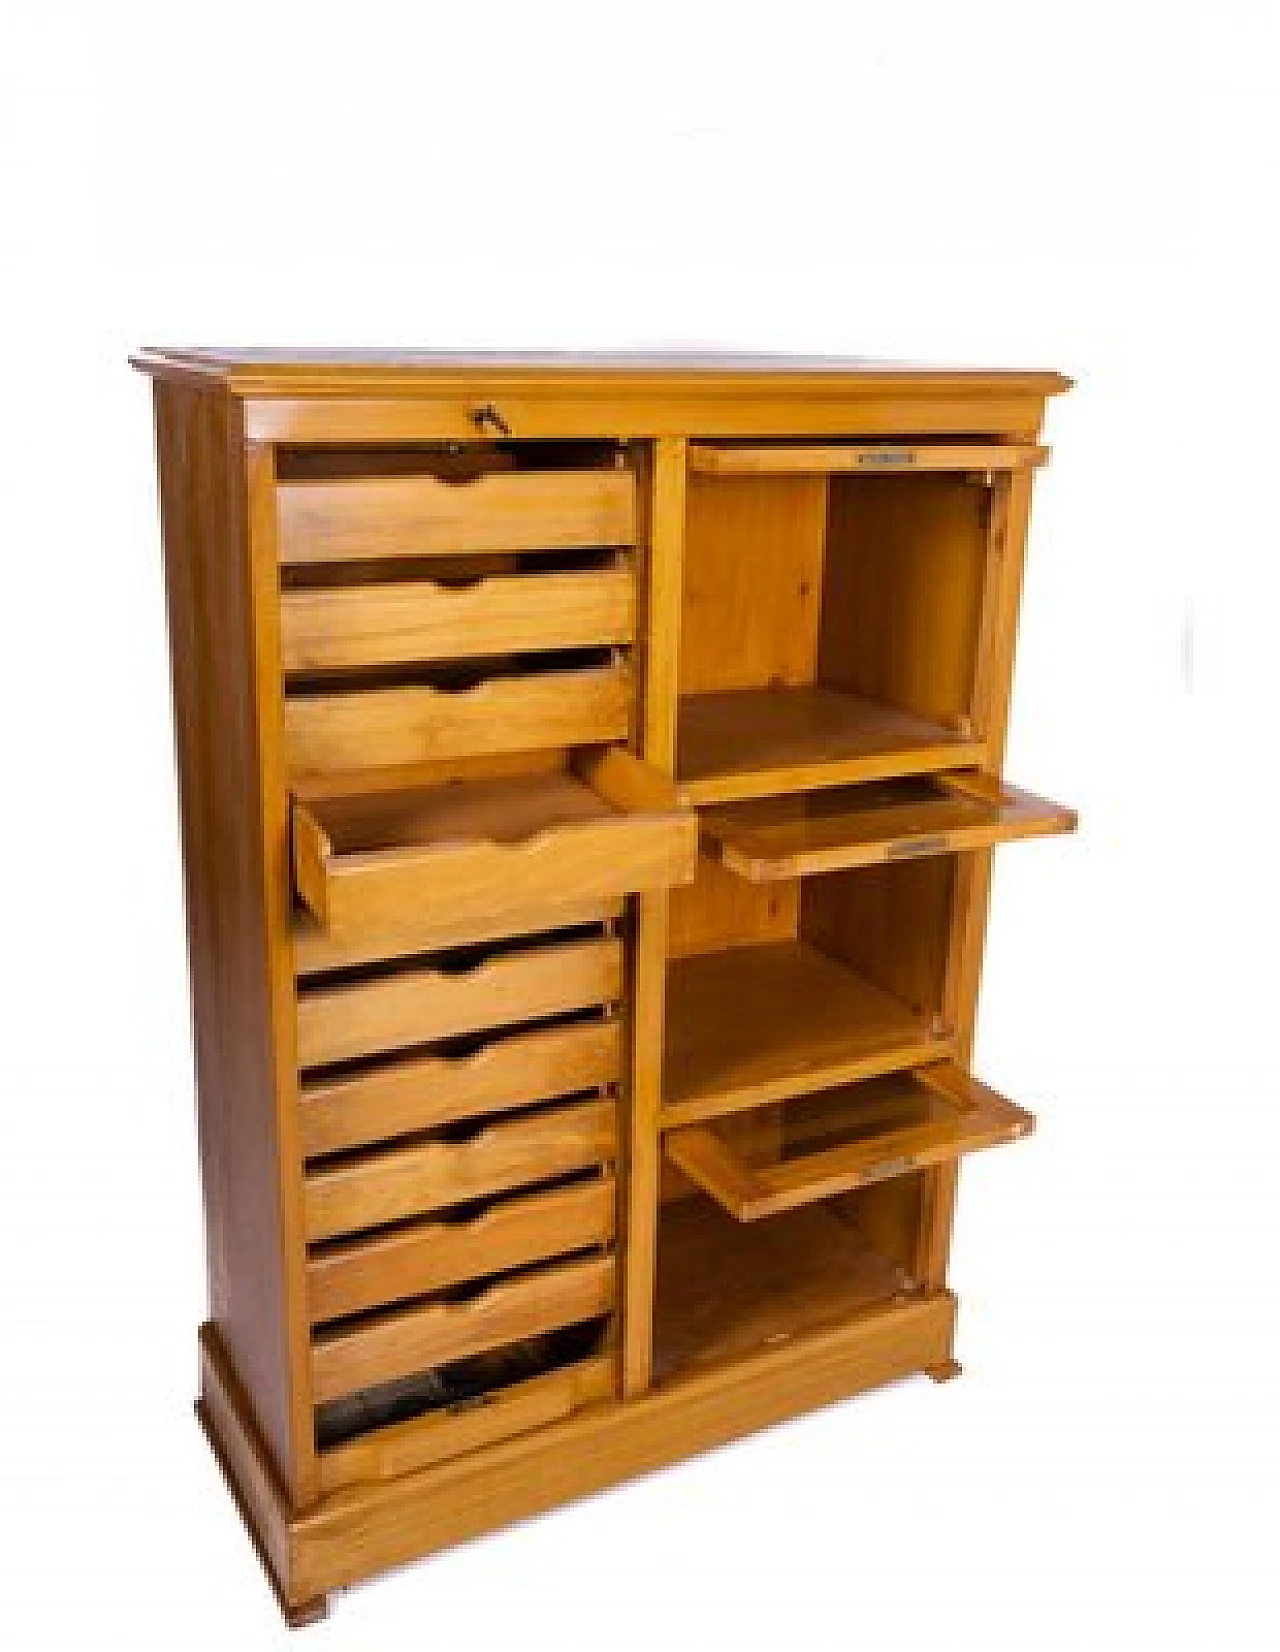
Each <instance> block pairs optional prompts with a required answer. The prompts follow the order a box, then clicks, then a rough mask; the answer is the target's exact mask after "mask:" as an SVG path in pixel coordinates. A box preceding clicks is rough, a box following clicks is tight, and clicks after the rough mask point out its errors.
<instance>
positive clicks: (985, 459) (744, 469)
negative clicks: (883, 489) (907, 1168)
mask: <svg viewBox="0 0 1280 1652" xmlns="http://www.w3.org/2000/svg"><path fill="white" fill-rule="evenodd" d="M1048 457H1049V450H1048V448H1047V447H1036V446H1032V445H1030V444H1027V443H1009V442H950V443H947V442H905V443H904V442H838V443H837V442H825V443H821V444H819V443H813V442H770V443H768V444H767V445H754V444H747V443H739V444H737V445H734V446H716V445H707V444H704V443H701V442H699V443H696V444H694V445H691V446H690V448H689V469H690V470H691V471H692V472H693V474H694V475H695V476H812V475H819V476H822V475H827V476H830V475H836V474H839V473H840V472H842V471H857V472H860V473H861V474H863V475H867V474H870V475H881V476H883V475H901V474H902V473H903V472H910V471H921V470H927V471H958V472H960V473H964V472H967V471H997V470H998V471H1009V470H1024V469H1027V468H1033V467H1034V466H1036V465H1042V464H1043V463H1044V462H1045V460H1046V459H1047V458H1048Z"/></svg>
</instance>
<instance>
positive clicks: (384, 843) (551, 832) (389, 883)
mask: <svg viewBox="0 0 1280 1652" xmlns="http://www.w3.org/2000/svg"><path fill="white" fill-rule="evenodd" d="M613 755H614V762H612V763H610V762H607V761H606V760H604V759H597V760H596V761H595V763H594V765H592V766H588V767H587V768H586V770H585V774H584V775H583V777H579V775H578V774H575V773H572V772H559V773H552V774H536V775H524V776H520V777H518V778H514V779H511V780H505V779H504V780H496V781H475V782H465V781H463V782H457V783H455V784H453V785H450V786H444V787H432V788H428V789H425V790H422V791H402V792H398V793H378V794H373V795H369V796H365V797H359V796H353V797H343V798H335V799H330V800H328V801H326V802H324V803H319V802H317V803H313V804H310V805H307V804H303V803H300V802H298V803H295V805H294V815H295V826H294V836H293V848H294V875H295V881H296V883H297V888H298V893H299V894H300V895H301V896H302V898H303V899H304V900H305V901H306V903H307V905H308V906H310V907H311V909H312V911H313V912H314V913H315V915H316V917H317V918H318V919H319V920H320V921H321V922H322V923H324V925H325V926H326V928H327V929H329V930H330V931H331V932H335V933H348V934H359V933H361V932H368V931H373V932H375V933H382V932H385V931H386V930H388V929H390V928H391V927H392V926H393V925H395V924H397V923H400V924H404V925H405V926H412V927H413V928H414V929H415V930H416V931H417V932H418V933H419V934H420V935H421V936H422V937H423V939H424V941H429V940H430V938H431V933H432V927H433V926H434V925H437V924H438V925H439V926H441V928H442V929H443V931H444V932H445V933H446V934H447V933H449V932H450V931H455V932H456V930H457V929H458V928H460V927H462V926H464V925H466V924H467V923H468V922H472V923H475V922H479V921H485V920H486V919H498V918H500V917H501V916H502V915H503V914H504V913H506V912H512V913H516V914H518V913H521V912H524V911H528V910H530V909H533V908H536V907H537V906H539V905H541V904H548V903H549V904H555V903H557V902H559V901H574V902H577V901H581V902H584V903H585V902H588V901H592V900H603V899H606V898H607V897H610V896H617V895H622V894H627V893H632V892H634V891H638V890H642V889H661V888H665V887H666V886H667V885H668V884H670V883H677V882H687V881H688V879H689V878H691V877H692V876H693V866H694V858H695V855H696V852H697V822H696V820H695V818H694V816H693V815H692V814H690V813H689V812H688V811H686V810H683V809H680V808H679V807H677V805H676V802H675V798H674V795H673V794H671V793H670V791H669V788H667V789H665V790H664V789H660V788H657V787H654V788H652V789H651V791H650V793H649V795H646V790H645V786H644V782H643V779H637V778H636V777H635V776H634V775H628V776H627V778H626V779H625V780H623V779H621V778H618V777H617V767H618V766H620V765H623V764H625V763H627V762H628V761H629V762H630V763H632V764H634V766H635V767H636V768H639V767H640V766H641V765H639V764H636V763H635V760H634V759H627V758H626V757H625V754H623V753H615V754H613ZM593 776H597V777H598V778H599V782H600V784H599V785H595V784H593V783H592V777H593ZM611 776H613V777H614V778H613V779H612V780H611V779H610V777H611ZM611 790H612V792H613V794H614V795H612V796H611V795H609V793H610V791H611ZM655 805H656V806H655Z"/></svg>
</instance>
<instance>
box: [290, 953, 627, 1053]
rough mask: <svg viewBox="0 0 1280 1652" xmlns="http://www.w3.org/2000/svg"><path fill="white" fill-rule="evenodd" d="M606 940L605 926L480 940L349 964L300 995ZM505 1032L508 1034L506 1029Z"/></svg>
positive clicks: (315, 978)
mask: <svg viewBox="0 0 1280 1652" xmlns="http://www.w3.org/2000/svg"><path fill="white" fill-rule="evenodd" d="M607 939H609V930H608V929H607V928H606V926H605V925H604V924H602V923H590V924H574V925H572V926H570V927H568V928H565V929H550V930H540V931H539V932H538V933H537V934H535V935H513V936H512V937H511V938H510V939H509V940H502V941H480V942H478V943H476V944H475V945H472V946H459V947H446V948H443V949H441V950H439V951H430V950H428V951H425V952H415V953H412V954H410V955H408V956H407V957H403V958H385V959H384V958H379V959H377V960H375V961H374V962H373V963H367V964H350V965H347V966H346V967H344V968H342V969H334V970H323V971H318V972H316V973H315V974H314V975H308V976H306V977H305V978H304V979H303V981H300V982H299V985H298V996H299V998H305V997H306V996H307V995H308V994H309V993H311V992H325V991H327V990H328V989H329V988H331V987H344V986H358V985H362V984H363V983H365V982H369V981H386V980H391V979H392V978H393V977H395V976H397V975H412V974H413V973H414V972H415V971H418V970H423V969H429V970H433V971H435V972H436V973H437V974H440V975H467V974H469V973H470V972H471V971H473V970H477V969H480V968H481V967H482V966H483V965H485V964H487V963H492V962H494V961H495V960H497V959H499V958H515V957H520V956H522V955H525V954H527V953H531V952H540V951H551V950H554V949H555V948H556V947H561V946H570V945H572V944H573V943H575V942H578V941H599V940H607ZM546 1024H547V1023H545V1022H540V1023H539V1025H546ZM503 1030H504V1032H505V1031H506V1030H507V1029H505V1028H504V1029H503ZM399 1053H403V1052H399ZM335 1065H337V1064H335ZM344 1065H350V1064H344ZM313 1070H315V1071H318V1070H319V1069H313Z"/></svg>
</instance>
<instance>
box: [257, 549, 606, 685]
mask: <svg viewBox="0 0 1280 1652" xmlns="http://www.w3.org/2000/svg"><path fill="white" fill-rule="evenodd" d="M280 609H281V612H280V627H281V650H282V655H283V660H284V669H285V671H286V672H287V673H290V674H296V673H300V672H312V671H347V670H356V669H360V668H363V667H368V666H391V665H403V664H425V663H428V662H430V661H433V660H459V659H472V658H475V657H478V656H483V655H486V654H523V653H532V652H536V651H538V650H540V649H564V648H594V647H601V646H604V645H609V644H617V645H622V644H626V643H630V642H631V641H632V640H633V639H634V637H635V625H636V600H635V579H634V576H633V574H632V570H631V568H630V567H629V566H628V565H627V563H626V562H624V561H618V560H613V561H608V562H605V563H603V564H602V565H600V566H593V567H586V568H582V569H575V570H571V571H565V572H554V573H541V572H537V573H517V574H507V573H490V574H485V575H484V576H482V577H479V578H476V579H473V580H469V581H448V582H441V581H436V580H425V579H422V580H397V581H394V582H387V583H377V584H368V585H338V586H322V587H320V588H318V589H309V590H287V591H285V592H284V593H283V594H282V596H281V598H280Z"/></svg>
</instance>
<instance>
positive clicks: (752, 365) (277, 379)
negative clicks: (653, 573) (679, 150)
mask: <svg viewBox="0 0 1280 1652" xmlns="http://www.w3.org/2000/svg"><path fill="white" fill-rule="evenodd" d="M131 359H132V361H133V364H134V366H136V367H138V368H140V369H141V370H142V371H143V372H146V373H150V374H153V375H154V376H157V377H162V378H186V379H199V380H204V381H206V382H208V381H212V382H214V383H218V384H222V385H225V386H226V387H227V388H228V389H230V390H232V391H233V392H235V393H237V394H246V395H268V396H269V395H273V394H274V395H285V394H298V393H304V394H305V393H312V394H326V393H327V394H333V393H335V392H337V393H347V394H353V393H362V392H369V391H386V392H392V393H395V392H399V393H401V394H404V393H412V392H413V391H415V390H420V391H421V390H427V391H436V390H442V389H446V388H453V387H461V388H465V387H470V388H473V389H474V388H483V387H486V386H487V387H492V386H493V385H495V384H498V383H515V384H519V385H521V386H522V387H523V388H526V389H534V388H536V387H538V386H539V385H546V386H547V387H548V388H552V387H560V388H563V387H564V386H565V385H566V383H572V384H573V385H574V386H575V387H577V388H582V389H587V388H595V387H597V386H599V387H602V388H614V389H621V388H625V387H627V386H628V385H635V386H637V387H639V388H644V389H649V390H653V389H657V388H662V389H671V390H679V389H683V388H688V389H710V388H723V389H726V390H730V391H747V390H752V389H757V388H763V387H767V388H769V389H770V390H774V391H777V390H780V389H783V390H796V391H802V390H806V389H813V388H815V387H827V388H834V387H837V386H838V387H839V388H840V389H841V390H842V391H853V392H855V393H856V392H857V391H858V390H860V389H866V390H874V389H880V388H883V387H885V386H886V385H893V386H895V387H897V388H900V389H919V390H937V389H945V388H947V387H956V388H959V389H967V390H975V389H981V388H990V389H992V390H1010V389H1017V390H1023V391H1030V392H1032V393H1034V394H1038V395H1042V396H1043V395H1054V394H1056V393H1057V392H1059V391H1062V390H1066V389H1068V388H1069V386H1070V383H1071V381H1070V380H1069V379H1067V378H1064V377H1063V376H1062V375H1061V374H1060V373H1052V372H1015V371H1007V370H994V369H990V368H977V367H950V366H933V365H925V364H920V363H913V362H900V361H881V360H877V359H874V358H870V357H861V356H798V355H796V356H793V355H772V354H765V353H738V352H732V351H724V352H720V351H702V350H664V351H615V352H600V353H592V352H587V353H574V352H560V351H551V350H546V351H542V350H530V351H514V352H506V351H470V350H459V351H451V350H391V349H260V348H247V349H204V348H193V349H187V348H183V349H169V348H164V349H145V350H141V351H139V352H138V354H137V355H135V356H134V357H132V358H131Z"/></svg>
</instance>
